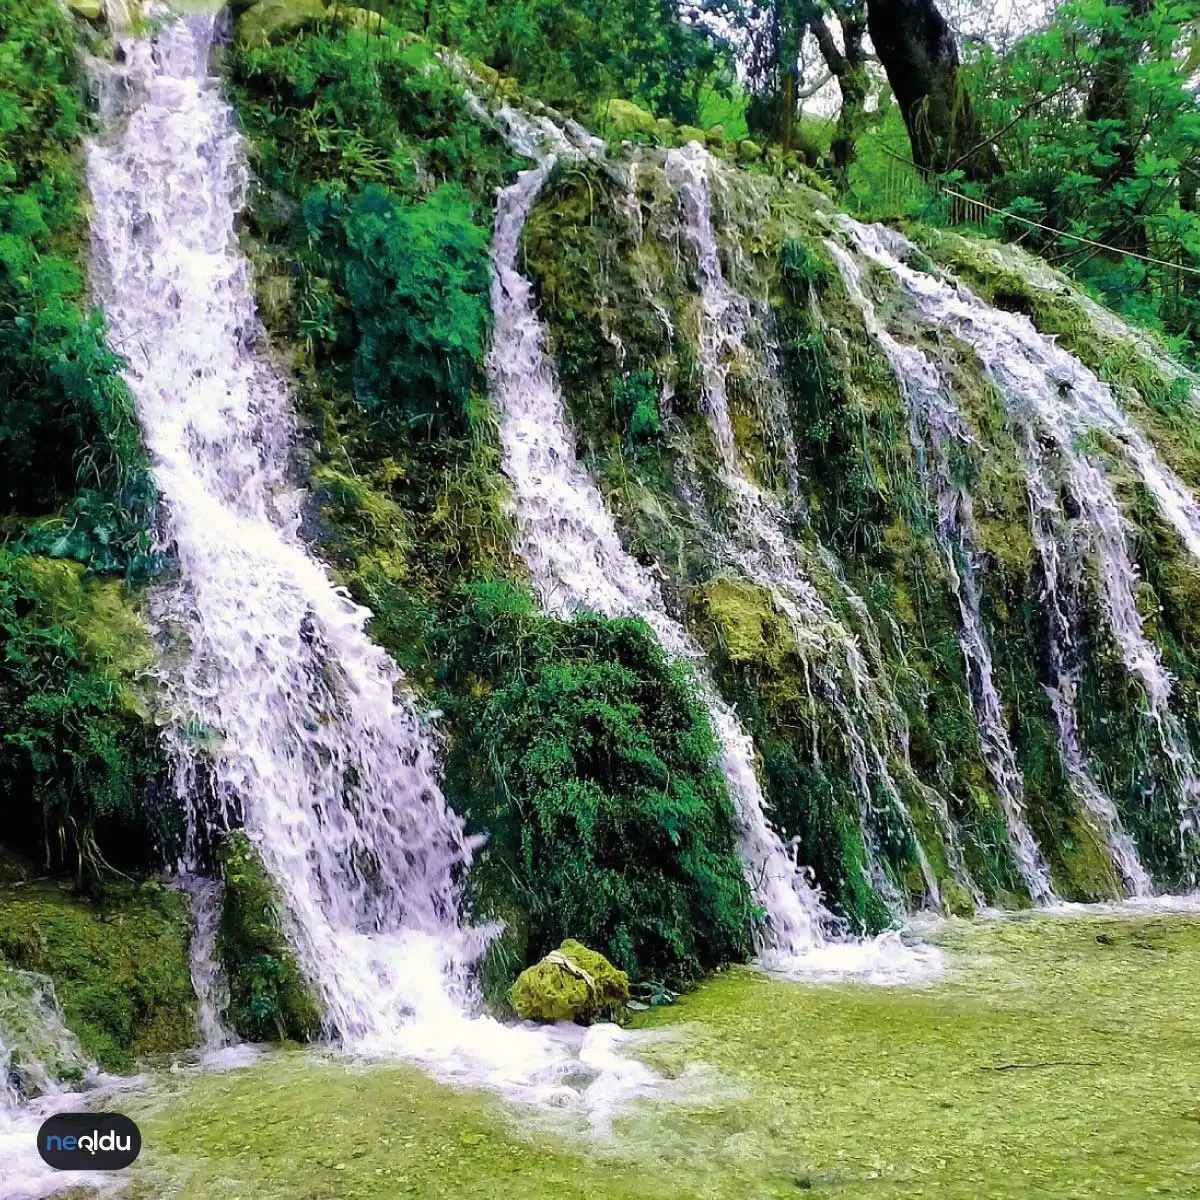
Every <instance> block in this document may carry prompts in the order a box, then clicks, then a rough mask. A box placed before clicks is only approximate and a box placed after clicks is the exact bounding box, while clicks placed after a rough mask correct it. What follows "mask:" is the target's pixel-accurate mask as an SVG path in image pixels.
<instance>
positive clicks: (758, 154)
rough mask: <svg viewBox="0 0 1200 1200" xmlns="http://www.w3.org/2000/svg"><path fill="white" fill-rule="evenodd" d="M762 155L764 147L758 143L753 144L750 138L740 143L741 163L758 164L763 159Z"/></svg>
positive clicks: (738, 149)
mask: <svg viewBox="0 0 1200 1200" xmlns="http://www.w3.org/2000/svg"><path fill="white" fill-rule="evenodd" d="M762 154H763V152H762V147H761V146H760V145H759V144H758V143H757V142H752V141H751V140H750V139H749V138H747V139H746V140H745V141H743V142H738V148H737V156H738V161H739V162H744V163H755V162H758V160H759V159H760V158H762Z"/></svg>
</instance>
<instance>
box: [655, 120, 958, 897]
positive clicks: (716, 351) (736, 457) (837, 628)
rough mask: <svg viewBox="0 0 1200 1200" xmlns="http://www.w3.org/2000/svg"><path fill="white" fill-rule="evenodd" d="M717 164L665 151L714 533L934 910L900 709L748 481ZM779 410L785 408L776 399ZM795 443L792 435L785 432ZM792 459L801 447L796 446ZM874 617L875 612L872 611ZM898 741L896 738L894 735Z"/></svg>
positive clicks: (779, 520)
mask: <svg viewBox="0 0 1200 1200" xmlns="http://www.w3.org/2000/svg"><path fill="white" fill-rule="evenodd" d="M715 170H716V164H715V162H714V160H713V158H712V156H711V155H710V154H709V153H708V151H707V150H705V149H704V148H703V147H702V146H700V145H699V144H698V143H696V142H692V143H690V144H689V145H687V146H684V147H682V148H680V149H675V150H669V151H668V152H667V161H666V173H667V178H668V179H669V180H670V181H671V183H672V184H673V186H674V187H675V189H676V193H677V195H678V197H679V205H680V210H681V214H682V218H683V232H684V235H685V237H686V239H687V242H688V244H689V246H690V247H691V249H692V253H693V254H694V256H695V261H696V270H697V275H698V278H699V285H700V330H699V333H700V347H699V348H700V367H701V373H702V381H703V388H702V392H703V406H704V410H705V413H706V415H707V417H708V425H709V429H710V431H711V434H712V439H713V443H714V445H715V446H716V449H717V454H718V458H719V462H720V472H721V481H722V484H723V485H724V487H725V490H726V492H727V493H728V495H729V498H730V502H731V505H732V509H733V512H734V516H735V521H736V525H737V532H736V535H735V536H734V537H720V535H717V534H715V533H714V534H713V535H712V536H713V537H714V538H716V540H717V541H718V542H719V545H720V555H721V557H722V558H723V559H724V560H726V561H728V562H731V563H734V564H736V566H737V567H738V568H739V569H740V570H741V571H742V572H744V573H745V575H746V576H747V578H749V579H750V580H752V581H753V582H754V583H756V584H757V585H759V586H760V587H763V588H765V589H766V590H767V591H768V592H769V593H770V594H771V596H772V598H773V599H774V601H775V603H776V605H777V607H778V608H779V610H780V611H781V612H782V613H783V614H784V615H785V617H786V618H787V621H788V624H789V625H790V627H791V630H792V633H793V635H794V637H795V639H796V643H797V646H798V647H799V650H800V653H801V654H802V655H803V656H805V658H806V659H809V660H811V662H812V669H813V671H814V673H815V675H816V677H817V679H818V681H819V682H820V685H821V693H822V699H824V700H826V701H827V702H828V703H829V705H830V706H831V708H832V710H833V712H834V715H835V716H836V718H837V721H838V725H839V729H840V732H841V735H842V740H843V743H844V745H845V750H846V756H847V759H848V763H849V767H850V774H851V777H852V779H853V782H854V786H855V790H856V792H857V795H858V800H859V810H860V825H861V828H862V836H863V845H864V849H865V851H866V854H867V862H868V869H869V875H870V882H871V885H872V886H873V887H874V888H875V890H876V891H877V892H878V893H879V894H880V895H881V896H883V897H884V899H885V900H887V901H888V902H889V903H890V904H891V905H892V907H893V909H894V910H896V911H901V908H902V903H903V901H902V898H901V896H900V895H899V893H898V891H897V889H896V886H895V884H894V883H893V882H892V881H891V879H890V878H889V877H888V875H887V872H886V870H885V868H884V866H883V862H882V856H881V854H880V852H879V849H878V846H877V844H876V835H875V833H874V828H873V827H874V817H873V809H874V807H875V805H876V803H877V802H876V799H875V792H874V788H873V786H872V785H873V783H875V784H877V785H878V787H879V790H880V791H881V792H882V793H883V795H884V796H885V797H886V803H887V805H888V806H889V807H890V808H891V809H892V811H893V812H895V813H896V814H897V815H898V816H899V817H900V819H901V820H902V821H903V822H904V824H905V825H906V827H907V829H908V831H909V833H910V835H911V837H912V844H913V847H914V849H915V852H916V855H917V862H918V865H919V867H920V869H921V874H922V878H923V880H924V883H925V890H926V896H927V899H928V901H929V903H931V904H932V905H933V906H934V907H937V906H938V905H939V904H940V902H941V897H940V893H939V889H938V883H937V878H936V876H935V875H934V872H933V869H932V867H931V866H930V863H929V859H928V857H927V855H926V853H925V849H924V847H923V846H922V845H921V839H920V837H919V836H918V835H917V832H916V828H915V826H914V824H913V821H912V817H911V816H910V814H909V812H908V808H907V806H906V805H905V804H904V800H903V798H902V797H901V795H900V791H899V789H898V788H897V786H896V783H895V780H894V779H893V777H892V774H891V769H890V767H889V765H888V754H889V750H890V749H891V748H892V747H891V746H890V745H889V740H888V734H889V733H890V732H891V730H889V729H886V728H885V729H882V730H881V729H877V728H876V726H878V725H884V726H888V725H894V724H895V722H894V721H893V720H891V719H890V718H891V716H892V714H889V715H888V716H887V717H883V718H882V719H881V718H880V713H881V711H883V710H884V709H885V708H886V707H887V706H886V701H885V700H884V698H882V697H880V696H878V695H877V693H878V690H879V689H877V688H876V687H875V684H874V681H873V680H872V679H871V675H870V671H869V669H868V666H867V663H866V660H865V658H864V656H863V654H862V651H861V649H860V647H859V645H858V643H857V641H856V639H855V637H854V635H853V634H852V633H851V632H850V631H849V630H848V629H846V628H845V627H844V626H843V625H842V624H841V623H840V622H839V621H837V619H836V618H835V617H834V615H833V613H832V612H831V611H830V609H829V608H828V606H827V605H826V604H825V602H824V600H823V599H822V597H821V595H820V593H819V592H818V591H817V589H816V588H815V587H814V585H813V583H812V581H811V580H810V579H809V578H808V576H807V574H806V573H805V571H804V569H803V568H802V566H801V564H800V562H799V560H798V558H797V555H796V550H795V543H794V542H793V540H792V539H791V538H790V537H789V536H788V533H787V528H786V519H785V515H784V513H783V511H782V509H781V507H780V505H779V503H778V501H777V500H776V499H775V498H774V496H772V495H771V494H770V493H769V492H767V491H765V490H764V489H762V488H760V487H759V486H757V485H756V484H755V483H754V482H753V480H751V479H750V477H749V474H748V472H747V470H746V467H745V464H744V462H743V461H742V456H741V453H740V451H739V449H738V446H737V441H736V438H735V436H734V430H733V418H732V414H731V412H730V407H729V395H728V386H727V384H728V377H729V372H730V370H731V368H732V367H733V365H734V364H735V363H737V362H739V361H745V359H746V357H747V353H748V352H747V345H746V342H747V331H748V328H749V325H750V319H751V312H752V308H753V305H752V303H751V301H750V300H749V298H747V297H746V296H744V295H741V294H740V293H739V292H737V291H735V290H734V289H732V288H731V287H729V285H728V283H727V282H726V280H725V274H724V271H723V270H722V267H721V256H720V252H719V249H718V246H717V239H716V234H715V231H714V229H713V221H712V192H711V189H712V182H713V174H714V172H715ZM762 357H763V358H764V359H765V361H764V362H763V363H762V364H761V368H762V369H761V372H760V374H762V375H763V376H764V379H763V383H762V385H761V386H762V387H765V388H766V389H767V391H768V392H773V391H776V390H778V388H777V381H776V380H775V379H774V378H773V374H774V368H775V362H774V360H775V354H774V351H773V348H771V347H770V346H769V344H768V347H767V349H766V350H764V351H763V353H762ZM775 407H776V408H778V406H777V405H776V406H775ZM786 440H788V441H790V437H789V438H788V439H786ZM793 457H794V451H793ZM868 622H869V617H868ZM894 740H898V739H894Z"/></svg>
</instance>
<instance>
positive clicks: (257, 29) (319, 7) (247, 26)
mask: <svg viewBox="0 0 1200 1200" xmlns="http://www.w3.org/2000/svg"><path fill="white" fill-rule="evenodd" d="M325 15H326V12H325V5H324V3H323V0H258V3H257V4H254V5H251V7H250V8H248V9H246V11H245V12H244V13H242V15H241V17H240V18H239V19H238V23H237V37H238V41H239V42H241V43H242V45H243V46H266V45H268V44H270V43H271V42H273V41H278V40H279V39H280V38H284V37H288V36H290V35H291V34H293V33H297V32H298V31H299V30H301V29H303V28H304V27H305V26H307V25H315V24H316V23H317V22H318V21H320V20H322V19H323V18H324V17H325Z"/></svg>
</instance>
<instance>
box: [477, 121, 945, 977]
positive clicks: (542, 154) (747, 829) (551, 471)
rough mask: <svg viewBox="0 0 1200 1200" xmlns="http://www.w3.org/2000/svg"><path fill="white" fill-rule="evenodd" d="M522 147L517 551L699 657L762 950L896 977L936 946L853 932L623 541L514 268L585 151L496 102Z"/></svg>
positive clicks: (507, 393)
mask: <svg viewBox="0 0 1200 1200" xmlns="http://www.w3.org/2000/svg"><path fill="white" fill-rule="evenodd" d="M497 119H498V121H499V123H500V124H501V125H502V126H503V128H504V129H505V131H506V133H507V135H508V137H509V140H510V142H511V144H512V145H513V148H514V149H516V150H517V151H518V152H519V153H521V154H522V155H524V156H525V157H527V158H530V159H532V160H533V161H534V163H535V164H536V165H535V166H534V167H532V168H530V169H529V170H526V171H523V172H521V174H520V175H519V177H518V179H517V181H516V182H515V183H513V184H511V185H510V186H508V187H506V188H503V189H501V190H500V192H499V193H498V195H497V200H496V215H495V227H494V234H493V246H492V269H493V278H492V307H493V315H494V320H495V332H494V341H493V346H492V350H491V354H490V356H489V360H488V370H489V376H490V382H491V393H492V402H493V404H494V405H495V407H496V411H497V415H498V417H499V422H500V439H501V445H502V450H503V464H504V470H505V473H506V474H507V476H508V478H509V480H510V482H511V484H512V488H513V504H514V507H515V511H516V517H517V525H518V531H519V532H518V549H519V550H520V553H521V555H522V557H523V558H524V560H525V562H526V563H527V564H528V566H529V570H530V574H531V575H532V578H533V583H534V588H535V590H536V591H537V593H538V596H539V598H540V600H541V603H542V605H543V606H544V608H545V609H546V610H547V611H548V612H550V613H553V614H556V615H560V616H563V617H569V616H570V615H572V614H573V613H575V612H578V611H582V610H587V611H592V612H598V613H601V614H603V615H606V616H618V615H628V614H632V615H636V616H639V617H641V618H642V619H643V620H645V621H646V623H647V624H648V625H649V626H650V628H651V629H652V630H653V631H654V633H655V635H656V636H657V637H658V639H659V641H660V642H661V644H662V645H663V647H664V648H665V649H666V651H667V652H668V653H669V654H670V655H672V656H673V657H675V658H678V659H681V660H684V661H687V662H689V663H691V664H692V665H693V667H694V670H695V672H696V678H697V681H698V683H699V686H700V691H701V695H702V696H703V699H704V702H705V705H706V707H707V708H708V711H709V715H710V717H711V719H712V722H713V727H714V731H715V733H716V735H717V739H718V743H719V745H720V749H721V766H722V769H723V771H724V774H725V778H726V780H727V782H728V785H729V791H730V797H731V799H732V801H733V804H734V808H735V811H736V814H737V818H738V823H739V827H740V830H741V847H740V849H741V854H742V861H743V865H744V869H745V871H746V876H747V879H748V881H749V882H750V885H751V887H752V890H753V892H754V894H755V896H756V897H757V899H758V901H759V902H760V904H761V905H762V907H763V909H764V911H765V914H766V923H765V928H764V929H763V931H762V933H761V938H760V945H759V950H760V956H761V958H762V960H763V961H764V962H766V963H768V964H769V965H771V966H773V967H775V968H777V969H780V970H783V971H788V972H795V973H800V974H823V973H830V974H840V973H851V974H861V975H864V976H866V977H877V978H880V979H885V978H892V977H893V976H894V975H897V974H904V973H907V972H910V971H912V970H913V969H924V966H925V965H926V964H927V963H928V962H929V961H930V960H931V959H933V958H935V957H936V956H935V955H933V954H932V952H925V951H913V950H910V949H909V948H908V947H905V946H904V945H903V944H902V943H901V942H900V940H899V938H898V937H897V936H896V935H894V934H892V935H884V936H883V937H882V938H878V939H875V940H873V941H869V942H854V941H849V940H846V939H844V938H843V937H842V936H841V935H840V931H839V930H838V927H837V922H836V920H835V918H833V917H832V915H831V914H830V913H829V912H828V910H826V909H825V907H824V905H823V904H822V903H821V897H820V894H819V892H818V891H817V889H816V888H815V887H814V886H813V883H812V881H811V877H810V873H809V872H807V871H806V870H805V869H804V868H803V867H801V866H800V865H799V864H797V862H796V861H795V850H794V847H791V846H788V845H785V843H784V842H783V841H782V839H781V838H780V837H779V835H778V833H777V832H776V831H775V830H774V829H773V828H772V826H771V824H770V822H769V821H768V819H767V817H766V813H765V801H764V798H763V794H762V790H761V787H760V785H759V782H758V778H757V775H756V773H755V768H754V748H753V744H752V742H751V740H750V738H749V736H748V735H747V734H746V733H745V731H744V730H743V729H742V728H741V725H740V723H739V722H738V720H737V717H736V714H735V713H734V712H733V710H732V709H731V708H730V707H729V706H728V705H727V704H726V703H725V702H724V700H722V698H721V697H720V695H719V694H718V692H717V690H716V687H715V685H714V684H713V682H712V680H711V679H710V677H709V675H708V672H707V669H706V666H705V664H704V661H703V654H702V652H701V650H700V648H699V646H697V644H696V643H695V642H694V641H693V639H692V638H691V637H690V636H689V634H688V633H687V632H686V630H685V629H684V628H683V626H682V625H681V624H680V623H679V622H678V621H677V620H675V619H674V618H673V617H672V616H670V615H669V614H668V612H667V610H666V607H665V605H664V603H663V599H662V595H661V593H660V590H659V588H658V585H657V583H656V582H655V581H654V579H653V578H652V576H651V575H650V574H649V572H648V571H646V570H645V569H644V568H643V567H642V566H640V565H639V564H638V563H637V562H636V561H635V560H634V559H633V558H632V556H631V555H629V554H628V552H627V551H626V550H625V549H624V547H623V546H622V545H621V541H620V537H619V535H618V533H617V530H616V526H615V524H614V522H613V519H612V516H611V515H610V514H609V513H608V511H607V510H606V509H605V506H604V501H603V499H602V497H601V495H600V491H599V489H598V487H597V486H596V484H595V482H594V481H593V480H592V479H591V478H590V477H589V476H588V474H587V472H586V471H585V470H584V468H583V466H582V465H581V464H580V462H579V461H578V458H577V457H576V454H575V439H574V434H573V432H572V431H571V429H570V427H569V425H568V422H567V418H566V413H565V408H564V403H563V397H562V393H561V390H560V388H559V384H558V380H557V378H556V374H555V370H554V366H553V363H552V361H551V358H550V355H549V353H548V350H547V333H546V329H545V326H544V325H543V323H542V322H541V320H540V319H539V317H538V314H537V308H536V302H535V299H534V293H533V287H532V285H531V283H530V282H529V280H528V279H526V278H525V277H524V276H523V275H522V274H521V273H520V271H519V269H518V266H517V260H518V251H519V247H520V239H521V232H522V229H523V228H524V224H525V221H526V219H527V217H528V216H529V213H530V212H531V210H532V209H533V206H534V204H535V203H536V201H537V198H538V194H539V192H540V190H541V188H542V186H543V185H544V184H545V182H546V180H547V178H548V177H549V175H550V172H551V171H552V170H553V169H554V165H555V162H556V160H557V158H558V157H562V156H566V157H576V156H579V155H581V154H582V153H584V152H585V150H586V147H584V148H583V149H581V148H579V146H578V144H577V142H578V140H576V144H573V143H572V140H571V139H570V138H568V136H567V135H566V134H565V133H564V132H563V130H561V129H559V128H558V127H557V126H555V125H553V123H551V122H549V121H548V120H546V119H544V118H543V119H541V120H538V121H533V120H530V119H528V118H526V117H525V116H524V115H522V114H521V113H518V112H516V111H514V110H512V109H508V108H505V109H501V110H500V112H499V113H498V114H497Z"/></svg>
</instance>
